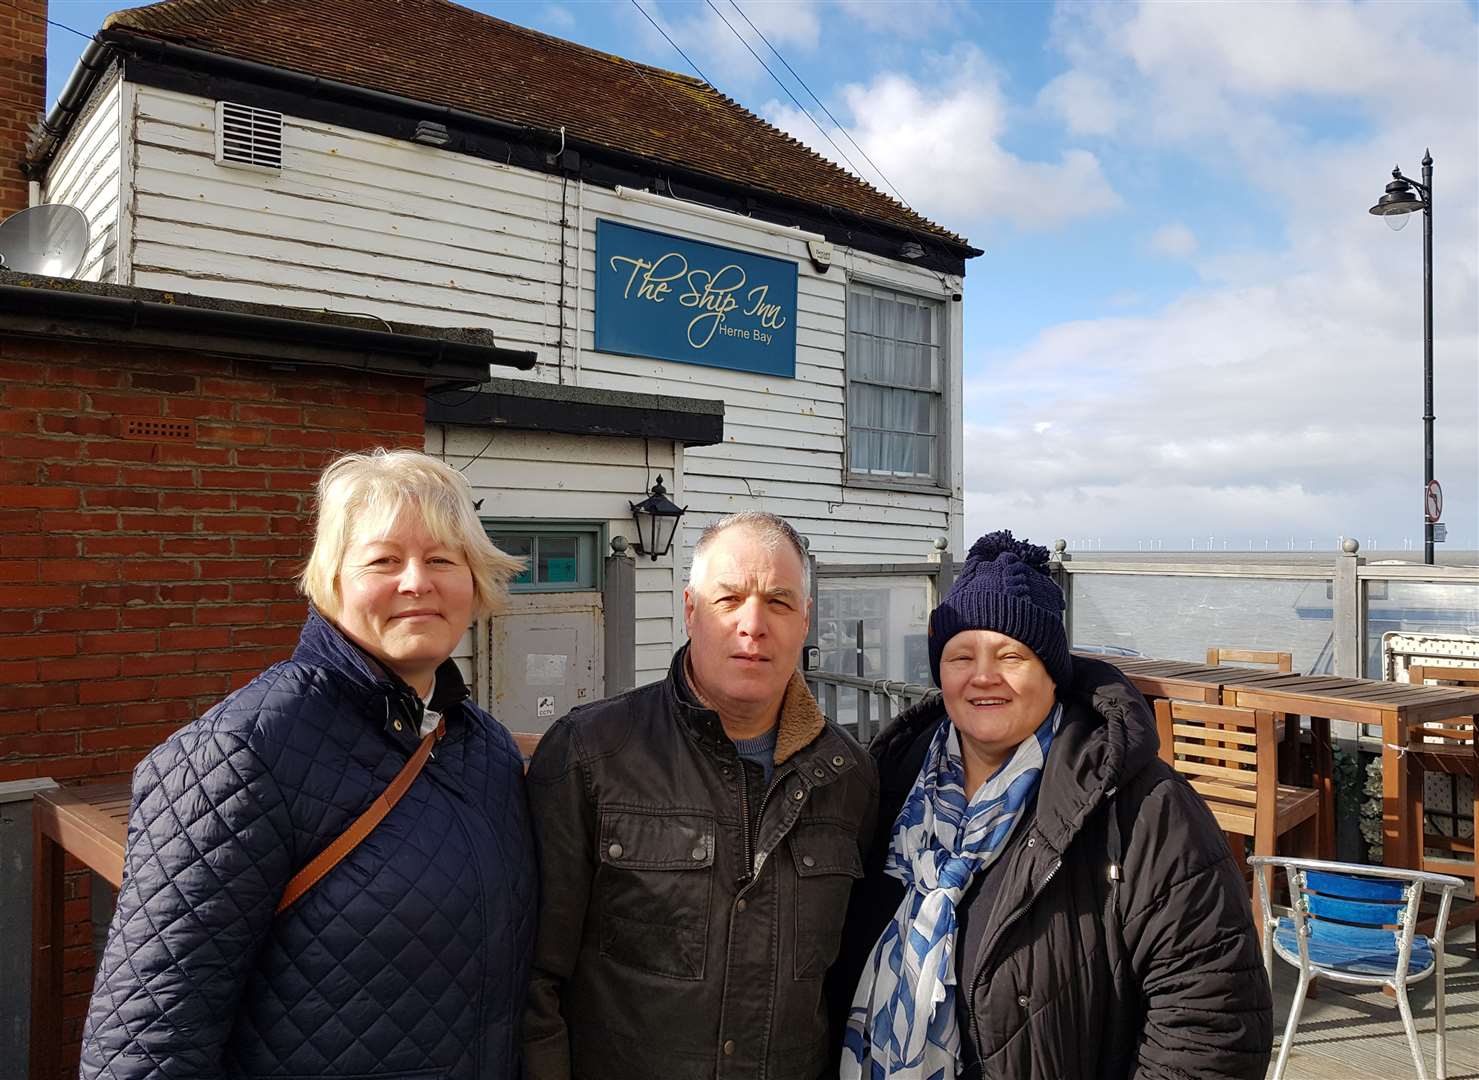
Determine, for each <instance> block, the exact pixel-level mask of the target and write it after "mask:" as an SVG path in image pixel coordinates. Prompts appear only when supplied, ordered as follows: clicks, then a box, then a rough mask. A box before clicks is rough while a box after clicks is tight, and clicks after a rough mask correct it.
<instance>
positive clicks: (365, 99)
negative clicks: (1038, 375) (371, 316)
mask: <svg viewBox="0 0 1479 1080" xmlns="http://www.w3.org/2000/svg"><path fill="white" fill-rule="evenodd" d="M99 36H100V38H102V39H104V43H103V44H102V45H99V44H98V39H94V40H93V41H92V42H89V44H88V47H87V50H86V51H85V52H84V53H83V55H82V60H81V61H79V64H78V67H77V68H74V69H73V71H72V76H71V78H70V79H68V81H67V86H66V88H65V89H64V90H63V91H62V95H61V97H59V98H58V99H57V104H56V105H55V106H54V107H53V109H52V111H51V113H49V114H47V118H46V120H45V121H44V122H43V132H44V134H43V138H42V139H41V140H40V141H39V142H38V145H37V148H36V149H35V150H34V151H33V152H32V153H30V154H28V155H27V162H26V170H27V174H28V175H31V176H35V177H37V178H39V177H41V176H44V175H45V173H46V170H47V169H48V168H49V167H50V164H51V158H52V157H53V156H54V155H55V153H56V151H57V148H58V147H59V146H60V144H61V140H62V138H64V137H65V135H66V132H67V129H68V128H69V127H70V126H71V123H72V120H73V119H74V118H75V116H76V113H77V111H78V109H79V107H80V105H81V103H82V101H85V100H86V98H87V95H88V94H90V93H91V91H92V88H93V86H94V85H95V84H96V82H97V80H98V78H99V77H100V76H101V74H102V71H103V70H105V69H106V67H107V65H106V64H101V65H99V61H100V59H103V58H108V59H111V56H112V55H113V54H117V53H120V52H127V53H130V54H134V55H137V56H139V57H141V58H143V59H146V60H153V61H155V62H156V63H163V64H167V65H170V66H173V67H178V68H184V69H186V70H192V71H204V72H205V73H207V74H211V73H215V74H220V75H223V76H226V77H228V78H236V79H240V80H242V81H244V82H249V83H255V84H259V85H260V84H263V83H266V84H267V85H269V86H276V87H279V88H281V89H284V90H287V91H290V92H293V93H297V94H301V95H304V96H310V97H314V98H320V99H324V98H327V99H331V100H339V101H342V102H345V103H348V104H359V105H364V106H368V107H371V108H377V109H382V110H386V111H389V112H392V113H395V114H399V115H404V116H407V117H411V118H415V119H430V120H439V121H441V122H443V123H446V124H448V125H449V126H452V125H455V126H457V127H459V128H462V129H464V130H472V131H478V132H485V133H488V134H490V135H493V136H495V137H497V138H501V139H506V140H516V141H519V142H523V143H534V144H540V145H544V146H546V147H547V148H548V150H549V151H550V153H551V156H554V155H558V160H557V161H556V162H555V165H556V166H557V168H558V169H559V170H560V171H561V172H564V171H567V170H571V169H573V170H578V169H579V166H580V157H581V156H585V157H590V158H595V159H598V160H599V159H603V158H604V159H606V160H608V161H612V162H615V163H618V164H620V165H622V166H624V167H626V168H630V169H632V170H633V171H635V172H638V173H644V174H650V173H651V172H652V171H653V167H654V166H660V167H661V168H662V169H663V170H665V171H666V172H667V173H669V174H671V176H672V177H674V178H677V179H679V180H681V181H683V182H685V183H688V184H691V185H693V186H696V187H699V188H708V189H710V190H718V191H720V192H727V193H729V194H731V195H733V196H735V197H737V198H739V199H742V200H746V201H747V202H748V203H750V204H755V203H765V202H768V203H770V204H771V205H773V206H776V207H781V208H792V209H796V210H802V211H806V212H809V213H821V214H825V215H828V216H830V217H832V218H833V219H834V220H836V221H838V222H847V223H851V224H852V225H853V226H855V227H857V228H859V229H864V230H867V231H869V232H872V233H877V232H879V231H880V230H887V231H888V232H890V233H895V234H897V235H898V236H899V237H900V238H901V239H906V240H915V241H917V242H921V243H928V244H935V245H938V246H939V247H940V248H941V249H943V250H944V251H945V252H948V253H950V254H952V255H955V256H957V257H959V258H962V259H969V258H974V257H976V256H978V255H982V254H984V252H983V251H982V250H981V249H979V248H974V247H971V246H970V245H969V244H964V243H961V242H959V241H954V240H949V239H947V238H945V237H942V236H940V235H938V234H937V233H931V232H928V231H927V230H926V229H924V228H923V227H921V228H918V229H911V228H909V227H907V226H903V225H895V224H890V223H888V222H883V221H878V220H875V219H873V218H870V217H866V216H865V215H863V214H860V213H858V212H857V211H855V210H848V209H845V208H843V207H838V206H826V205H822V204H819V203H809V202H805V201H803V200H801V199H797V198H794V197H792V196H787V195H782V194H779V193H777V192H772V191H766V190H764V189H761V188H756V187H753V186H751V185H749V184H743V183H739V182H737V181H734V180H726V179H724V178H723V177H718V176H714V175H712V174H709V173H704V172H700V171H698V170H696V169H691V168H688V167H686V166H683V165H677V164H673V163H670V162H659V161H657V160H656V159H653V158H646V157H642V156H640V155H637V154H633V153H630V152H628V151H624V150H618V149H615V148H613V147H609V146H605V145H602V144H600V143H595V142H590V141H588V140H584V139H580V138H568V139H567V138H566V136H565V135H564V134H562V133H561V132H559V131H555V130H552V129H547V128H536V127H532V126H529V125H526V124H514V123H509V122H508V121H504V120H495V119H493V118H492V117H488V116H481V115H479V114H477V113H471V112H467V111H466V110H465V109H457V108H453V107H452V106H450V105H433V104H430V103H429V102H425V101H420V100H418V99H416V98H410V97H405V96H404V95H401V94H392V93H388V92H386V91H383V90H372V89H370V88H369V87H365V86H356V85H355V84H353V83H346V82H340V81H339V80H337V79H325V78H322V77H321V76H318V75H308V74H304V73H302V72H297V71H291V70H289V69H287V68H281V67H273V66H272V65H270V64H263V63H259V62H257V61H255V60H243V59H241V58H239V57H235V56H227V55H226V54H224V53H217V52H210V51H208V50H205V49H197V48H194V47H192V46H188V45H177V44H175V43H174V42H169V41H161V40H158V39H156V38H151V37H144V36H140V35H138V34H134V33H131V32H129V31H126V30H106V29H105V30H103V31H102V32H101V34H100V35H99ZM89 63H91V64H93V67H92V68H86V67H85V65H87V64H89ZM74 83H78V84H79V85H78V87H77V93H78V94H79V95H80V98H79V99H78V100H75V101H73V100H72V99H69V97H68V93H69V92H71V91H73V84H74ZM84 91H85V92H84ZM64 102H65V103H67V104H68V107H67V108H65V109H64V108H63V103H64ZM569 151H575V153H574V154H570V153H569Z"/></svg>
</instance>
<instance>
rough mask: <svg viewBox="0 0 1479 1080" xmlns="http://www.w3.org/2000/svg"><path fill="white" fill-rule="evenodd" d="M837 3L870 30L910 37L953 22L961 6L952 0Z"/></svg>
mask: <svg viewBox="0 0 1479 1080" xmlns="http://www.w3.org/2000/svg"><path fill="white" fill-rule="evenodd" d="M836 5H837V7H838V9H839V10H841V11H842V12H843V14H845V15H847V16H849V17H850V18H852V19H856V20H857V21H858V22H860V23H862V24H863V25H864V26H866V27H868V28H869V29H870V30H878V31H880V32H885V33H888V34H892V35H895V36H903V37H909V38H918V37H924V36H926V35H928V34H933V33H935V32H936V31H938V30H940V29H942V28H945V27H948V26H951V25H953V24H954V23H955V21H956V12H957V11H958V10H959V9H960V7H961V5H960V4H959V3H955V2H952V0H836Z"/></svg>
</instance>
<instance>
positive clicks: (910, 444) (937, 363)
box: [847, 285, 945, 478]
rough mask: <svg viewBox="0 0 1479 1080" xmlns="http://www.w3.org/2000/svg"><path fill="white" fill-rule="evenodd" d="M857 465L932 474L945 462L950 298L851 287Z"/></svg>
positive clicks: (852, 437)
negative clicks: (945, 343)
mask: <svg viewBox="0 0 1479 1080" xmlns="http://www.w3.org/2000/svg"><path fill="white" fill-rule="evenodd" d="M847 303H848V338H847V373H848V377H849V384H848V393H847V408H848V413H847V420H848V440H849V443H848V445H849V459H850V460H849V467H850V468H851V469H852V470H854V471H856V472H864V473H873V474H884V475H893V476H905V477H925V478H928V477H932V476H934V475H936V472H937V470H938V468H939V462H938V457H939V446H938V443H937V441H936V438H935V437H936V436H938V435H939V434H940V430H939V425H940V414H941V412H942V410H941V408H940V405H941V401H942V397H941V394H940V391H941V388H942V387H943V385H944V371H943V370H942V367H943V364H944V362H945V357H944V353H943V351H942V349H941V348H940V344H939V342H940V337H941V327H942V325H943V322H942V320H943V306H942V305H941V304H940V303H939V302H936V301H932V300H928V299H925V298H922V297H916V296H910V295H907V294H903V293H890V292H888V291H887V290H885V289H880V288H875V287H872V286H867V285H859V286H856V287H854V288H853V289H850V290H849V291H848V298H847Z"/></svg>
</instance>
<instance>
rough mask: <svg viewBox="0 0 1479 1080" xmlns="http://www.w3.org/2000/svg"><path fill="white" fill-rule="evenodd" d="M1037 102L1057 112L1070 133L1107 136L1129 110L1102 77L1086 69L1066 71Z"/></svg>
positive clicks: (1046, 87) (1043, 92)
mask: <svg viewBox="0 0 1479 1080" xmlns="http://www.w3.org/2000/svg"><path fill="white" fill-rule="evenodd" d="M1037 100H1038V104H1040V105H1042V106H1044V107H1046V108H1047V109H1048V110H1050V111H1051V112H1055V113H1057V114H1058V115H1059V116H1060V117H1061V118H1062V120H1063V122H1064V124H1065V125H1066V126H1067V128H1068V131H1069V133H1070V134H1073V135H1110V134H1113V132H1114V131H1115V129H1117V128H1118V127H1119V126H1120V124H1121V123H1122V122H1123V121H1124V120H1125V119H1127V117H1128V115H1129V110H1128V109H1127V108H1126V107H1125V105H1124V103H1123V102H1121V101H1119V100H1117V99H1116V97H1115V95H1114V93H1113V91H1112V90H1111V89H1110V87H1109V85H1108V83H1106V82H1105V80H1103V79H1101V78H1099V77H1098V76H1096V75H1091V74H1089V73H1088V72H1085V71H1078V70H1073V71H1065V72H1064V73H1063V74H1062V75H1059V76H1058V77H1057V78H1055V79H1053V80H1052V81H1051V82H1049V83H1048V84H1047V85H1046V86H1045V87H1043V88H1042V90H1041V91H1040V92H1039V93H1038V95H1037Z"/></svg>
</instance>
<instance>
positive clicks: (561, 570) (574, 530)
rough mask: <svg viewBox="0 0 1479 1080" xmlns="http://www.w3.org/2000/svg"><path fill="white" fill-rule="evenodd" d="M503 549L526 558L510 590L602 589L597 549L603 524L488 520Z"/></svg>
mask: <svg viewBox="0 0 1479 1080" xmlns="http://www.w3.org/2000/svg"><path fill="white" fill-rule="evenodd" d="M485 527H486V528H487V530H488V536H489V537H490V538H491V539H492V541H493V543H495V544H497V545H498V547H499V550H501V551H505V552H507V553H508V554H510V555H515V556H518V557H519V558H521V559H523V560H524V561H525V564H526V565H525V567H524V572H523V573H522V574H520V575H519V576H518V577H516V578H514V579H513V580H512V581H510V582H509V583H508V588H509V591H510V592H574V591H578V590H581V589H598V588H600V575H599V569H598V566H597V563H598V560H597V558H596V552H597V551H598V550H600V542H601V527H600V526H599V525H581V524H570V523H564V522H561V523H556V524H549V525H544V524H537V525H536V524H531V523H530V522H527V521H520V522H487V523H485Z"/></svg>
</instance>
